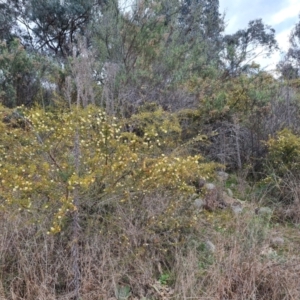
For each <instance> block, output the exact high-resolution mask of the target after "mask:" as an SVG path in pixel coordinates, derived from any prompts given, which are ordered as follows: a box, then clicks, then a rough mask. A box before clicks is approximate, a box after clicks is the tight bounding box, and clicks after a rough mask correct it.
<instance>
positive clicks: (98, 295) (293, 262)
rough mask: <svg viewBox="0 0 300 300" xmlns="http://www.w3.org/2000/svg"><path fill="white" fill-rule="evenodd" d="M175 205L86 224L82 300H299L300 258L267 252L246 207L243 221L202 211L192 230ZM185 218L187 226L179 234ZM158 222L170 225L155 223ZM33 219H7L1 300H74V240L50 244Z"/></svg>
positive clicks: (266, 233) (148, 201) (131, 210)
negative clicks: (209, 245) (208, 243)
mask: <svg viewBox="0 0 300 300" xmlns="http://www.w3.org/2000/svg"><path fill="white" fill-rule="evenodd" d="M170 199H171V198H168V197H166V196H161V195H152V196H151V197H150V196H148V197H145V198H143V199H142V200H141V201H140V202H135V203H134V202H132V203H127V204H126V205H121V204H120V205H115V207H114V209H113V211H112V213H110V214H108V213H107V214H106V217H105V220H104V219H102V218H101V217H98V218H96V217H95V216H92V217H93V218H92V217H91V218H89V219H86V220H85V222H83V224H82V232H81V233H82V234H81V238H80V240H79V247H80V258H79V260H80V269H81V286H80V294H81V299H82V300H94V299H95V300H96V299H97V300H99V299H103V300H109V299H110V300H113V299H114V300H116V299H117V300H119V299H120V300H121V299H135V300H136V299H148V300H150V299H152V300H153V299H158V300H162V299H178V300H179V299H181V300H182V299H183V300H184V299H203V300H206V299H207V300H208V299H214V300H218V299H219V300H227V299H228V300H229V299H231V300H235V299H236V300H263V299H274V300H277V299H278V300H283V299H290V300H292V299H300V288H299V284H298V282H299V276H300V267H299V266H300V257H299V256H298V257H297V256H296V255H295V253H292V252H291V251H290V248H289V247H288V245H289V244H288V242H287V243H286V244H285V245H284V246H283V247H282V248H280V247H279V248H278V249H272V248H270V246H269V245H270V243H269V242H270V236H271V231H272V230H271V228H270V226H269V221H268V220H266V219H264V218H262V217H259V216H257V215H255V214H254V213H253V212H252V209H251V208H248V210H247V211H246V212H245V214H244V215H242V216H234V215H233V214H232V213H231V212H230V211H222V212H213V213H208V212H200V213H199V215H198V217H199V218H198V221H197V222H194V223H191V224H192V226H191V224H190V225H188V223H187V220H188V217H191V216H189V215H188V212H187V211H185V210H182V207H181V209H178V211H173V215H172V216H173V218H171V217H170V216H169V215H167V214H166V212H167V209H168V207H169V206H168V204H169V203H170V201H171V200H170ZM142 208H143V209H142ZM102 213H103V212H102ZM176 214H178V215H176ZM180 214H182V219H183V221H182V223H181V227H180V226H179V227H178V230H173V231H172V230H171V227H172V226H175V225H174V223H173V222H174V220H175V221H178V220H179V217H180ZM184 214H186V216H184ZM174 215H175V217H176V218H175V217H174ZM82 217H83V216H82ZM153 217H154V218H156V219H157V220H158V221H157V222H158V223H159V222H161V221H160V220H162V218H163V217H164V218H165V220H164V221H165V223H163V222H162V224H163V225H161V226H158V224H157V223H156V222H150V221H149V220H152V219H153ZM174 218H175V219H174ZM29 220H30V215H26V214H23V215H12V214H9V213H2V214H1V218H0V226H1V228H2V231H1V235H0V263H1V268H0V299H1V300H21V299H24V300H35V299H39V300H44V299H45V300H52V299H53V300H56V299H57V300H63V299H64V300H71V299H74V295H73V293H72V288H71V287H72V278H73V271H72V260H71V255H70V248H71V244H72V242H73V241H71V240H70V239H69V236H70V235H69V234H68V231H67V230H66V231H65V232H63V233H62V234H59V235H56V236H52V235H47V234H46V232H47V228H49V227H48V226H49V223H48V221H47V219H45V221H44V222H42V223H40V224H38V225H33V224H31V223H30V221H29ZM277 232H278V228H277ZM206 240H210V241H212V242H213V243H214V245H215V246H216V250H215V251H214V252H212V251H210V250H209V249H208V248H207V247H206V246H205V241H206ZM163 275H166V278H167V280H166V281H165V282H163V281H162V280H161V279H162V276H163ZM124 291H125V292H124ZM122 293H123V294H124V295H123V297H122V296H121V294H122ZM143 297H144V298H143Z"/></svg>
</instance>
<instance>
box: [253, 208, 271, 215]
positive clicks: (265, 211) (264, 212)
mask: <svg viewBox="0 0 300 300" xmlns="http://www.w3.org/2000/svg"><path fill="white" fill-rule="evenodd" d="M255 212H256V214H258V215H261V216H271V215H272V213H273V210H272V209H271V208H270V207H266V206H265V207H260V208H257V209H256V210H255Z"/></svg>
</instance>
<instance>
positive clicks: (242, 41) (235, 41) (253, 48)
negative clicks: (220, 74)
mask: <svg viewBox="0 0 300 300" xmlns="http://www.w3.org/2000/svg"><path fill="white" fill-rule="evenodd" d="M223 42H224V45H223V51H224V52H223V56H222V59H223V63H224V67H225V75H227V76H228V75H229V76H231V77H232V76H233V77H234V76H238V75H239V74H241V73H242V72H245V71H247V70H248V68H249V66H250V64H251V62H252V61H253V60H254V59H255V58H256V57H257V56H259V55H261V54H266V55H269V54H271V53H272V51H273V50H275V49H277V48H278V46H277V42H276V39H275V30H274V29H273V28H271V27H270V26H268V25H265V24H264V23H263V22H262V20H261V19H257V20H253V21H250V22H249V24H248V28H246V29H243V30H238V31H237V32H236V33H234V34H230V35H226V36H224V39H223Z"/></svg>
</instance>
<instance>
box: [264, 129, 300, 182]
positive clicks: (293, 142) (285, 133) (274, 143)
mask: <svg viewBox="0 0 300 300" xmlns="http://www.w3.org/2000/svg"><path fill="white" fill-rule="evenodd" d="M267 146H268V150H269V154H268V163H269V165H270V166H271V167H272V170H273V171H274V172H275V174H276V175H278V176H284V175H285V174H286V173H288V172H292V173H294V174H298V173H299V167H300V137H299V136H297V135H296V134H294V133H292V131H291V130H289V129H283V130H281V131H279V132H278V133H277V135H276V137H274V138H270V139H269V140H268V142H267Z"/></svg>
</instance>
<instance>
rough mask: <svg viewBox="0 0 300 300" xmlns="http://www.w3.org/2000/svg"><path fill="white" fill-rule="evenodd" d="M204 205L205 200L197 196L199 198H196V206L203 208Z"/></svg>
mask: <svg viewBox="0 0 300 300" xmlns="http://www.w3.org/2000/svg"><path fill="white" fill-rule="evenodd" d="M204 205H205V202H204V200H203V199H201V198H197V199H195V200H194V206H195V207H196V208H198V209H201V208H203V207H204Z"/></svg>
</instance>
